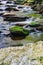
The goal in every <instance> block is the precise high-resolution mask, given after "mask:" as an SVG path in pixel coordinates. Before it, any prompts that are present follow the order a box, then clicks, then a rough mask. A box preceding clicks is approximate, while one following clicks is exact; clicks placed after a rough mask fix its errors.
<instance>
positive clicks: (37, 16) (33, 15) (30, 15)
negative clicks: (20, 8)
mask: <svg viewBox="0 0 43 65" xmlns="http://www.w3.org/2000/svg"><path fill="white" fill-rule="evenodd" d="M26 16H27V17H34V18H40V17H41V15H40V14H35V13H33V14H27V15H26Z"/></svg>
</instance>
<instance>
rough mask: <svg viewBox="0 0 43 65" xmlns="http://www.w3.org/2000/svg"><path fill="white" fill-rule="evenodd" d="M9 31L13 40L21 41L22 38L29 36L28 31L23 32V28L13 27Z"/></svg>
mask: <svg viewBox="0 0 43 65" xmlns="http://www.w3.org/2000/svg"><path fill="white" fill-rule="evenodd" d="M9 30H10V34H11V37H12V38H13V39H14V38H15V39H22V38H25V37H26V36H27V35H28V34H29V31H28V30H25V29H23V27H20V26H13V27H11V28H10V29H9Z"/></svg>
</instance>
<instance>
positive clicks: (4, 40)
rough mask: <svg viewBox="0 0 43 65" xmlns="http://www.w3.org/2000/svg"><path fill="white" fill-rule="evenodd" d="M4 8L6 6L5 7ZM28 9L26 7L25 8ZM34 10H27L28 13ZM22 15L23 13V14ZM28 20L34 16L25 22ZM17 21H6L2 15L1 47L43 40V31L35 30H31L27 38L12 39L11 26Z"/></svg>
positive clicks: (0, 20) (0, 22)
mask: <svg viewBox="0 0 43 65" xmlns="http://www.w3.org/2000/svg"><path fill="white" fill-rule="evenodd" d="M3 9H4V8H3ZM25 10H26V9H25ZM33 12H34V11H32V10H31V11H29V12H28V11H27V12H26V13H25V12H24V14H27V13H33ZM21 15H22V14H21ZM28 21H32V18H30V19H28V20H26V21H25V22H26V23H27V22H28ZM16 23H17V22H8V21H4V20H3V17H2V16H0V48H4V47H9V46H15V45H18V44H24V45H25V44H28V43H29V42H36V41H39V40H43V32H41V31H37V30H36V31H35V32H31V33H30V34H29V35H28V36H27V37H26V38H25V39H23V40H12V39H11V37H10V36H9V33H10V31H9V28H10V27H11V26H13V25H15V24H16Z"/></svg>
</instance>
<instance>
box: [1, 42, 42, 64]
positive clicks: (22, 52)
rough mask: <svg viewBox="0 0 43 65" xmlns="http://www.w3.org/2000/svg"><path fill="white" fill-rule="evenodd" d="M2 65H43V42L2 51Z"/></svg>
mask: <svg viewBox="0 0 43 65" xmlns="http://www.w3.org/2000/svg"><path fill="white" fill-rule="evenodd" d="M0 65H43V41H39V42H36V43H29V44H26V45H24V46H21V47H20V46H19V47H8V48H4V49H0Z"/></svg>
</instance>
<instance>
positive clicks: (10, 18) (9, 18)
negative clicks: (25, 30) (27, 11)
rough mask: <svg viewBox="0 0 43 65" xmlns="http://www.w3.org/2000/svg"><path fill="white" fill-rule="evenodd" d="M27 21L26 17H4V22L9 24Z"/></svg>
mask: <svg viewBox="0 0 43 65" xmlns="http://www.w3.org/2000/svg"><path fill="white" fill-rule="evenodd" d="M26 19H27V17H18V16H10V17H9V16H8V17H5V18H4V20H5V21H11V22H15V21H25V20H26Z"/></svg>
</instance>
